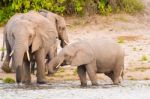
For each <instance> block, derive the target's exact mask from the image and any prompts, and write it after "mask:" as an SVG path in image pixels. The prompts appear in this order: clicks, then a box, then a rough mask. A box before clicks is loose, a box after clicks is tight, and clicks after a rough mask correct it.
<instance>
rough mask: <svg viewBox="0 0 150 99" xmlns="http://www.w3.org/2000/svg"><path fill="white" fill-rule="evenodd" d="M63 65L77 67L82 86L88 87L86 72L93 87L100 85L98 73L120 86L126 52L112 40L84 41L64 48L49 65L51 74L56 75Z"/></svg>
mask: <svg viewBox="0 0 150 99" xmlns="http://www.w3.org/2000/svg"><path fill="white" fill-rule="evenodd" d="M62 63H65V64H67V65H71V66H77V72H78V75H79V78H80V81H81V86H86V85H87V81H86V72H87V73H88V75H89V78H90V80H91V82H92V85H98V83H97V79H96V73H104V74H106V75H107V76H108V77H110V78H111V80H112V81H113V83H114V84H119V83H120V82H121V76H123V69H124V51H123V49H122V48H121V47H120V46H119V45H118V44H116V43H115V42H113V41H112V40H108V39H93V40H89V41H88V40H87V41H86V40H83V41H80V42H76V43H73V44H70V45H67V46H66V47H64V48H63V49H62V50H61V51H60V53H59V54H58V55H57V56H56V57H55V58H53V59H52V60H51V61H50V63H49V64H48V65H49V72H50V73H55V72H56V71H57V70H58V67H59V66H60V65H61V64H62Z"/></svg>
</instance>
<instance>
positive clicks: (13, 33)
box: [4, 11, 58, 84]
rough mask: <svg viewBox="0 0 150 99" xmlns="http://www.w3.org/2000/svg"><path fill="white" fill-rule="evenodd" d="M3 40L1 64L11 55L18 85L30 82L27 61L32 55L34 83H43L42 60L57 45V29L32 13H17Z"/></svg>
mask: <svg viewBox="0 0 150 99" xmlns="http://www.w3.org/2000/svg"><path fill="white" fill-rule="evenodd" d="M4 38H5V42H6V48H7V55H6V59H5V61H4V64H5V62H6V63H7V62H9V60H10V56H11V57H12V60H13V62H14V65H15V67H16V81H17V83H20V82H23V83H26V84H29V83H30V82H31V75H30V58H31V56H33V55H34V56H35V61H36V63H37V83H39V84H43V83H46V79H45V69H44V68H45V62H44V60H45V57H46V55H47V54H48V53H49V52H51V50H52V47H53V46H54V45H56V42H57V40H56V39H57V38H58V33H57V29H56V26H55V25H54V24H53V23H51V22H50V21H49V20H48V19H47V18H45V17H43V16H42V15H40V14H39V13H38V12H35V11H30V12H28V13H25V14H17V15H14V16H13V17H12V18H11V19H10V20H9V21H8V23H7V25H6V27H5V30H4ZM22 64H23V65H22ZM7 65H8V64H7Z"/></svg>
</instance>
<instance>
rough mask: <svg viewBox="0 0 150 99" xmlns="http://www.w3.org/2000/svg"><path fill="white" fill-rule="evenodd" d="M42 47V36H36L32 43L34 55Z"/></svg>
mask: <svg viewBox="0 0 150 99" xmlns="http://www.w3.org/2000/svg"><path fill="white" fill-rule="evenodd" d="M41 45H42V40H41V38H40V36H39V35H37V34H36V35H35V37H34V39H33V41H32V53H33V52H35V51H37V50H38V49H39V48H40V46H41Z"/></svg>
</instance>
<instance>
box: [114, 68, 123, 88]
mask: <svg viewBox="0 0 150 99" xmlns="http://www.w3.org/2000/svg"><path fill="white" fill-rule="evenodd" d="M121 74H122V69H121V68H116V69H115V70H114V82H113V83H114V84H115V85H119V84H120V83H121Z"/></svg>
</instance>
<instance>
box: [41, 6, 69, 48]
mask: <svg viewBox="0 0 150 99" xmlns="http://www.w3.org/2000/svg"><path fill="white" fill-rule="evenodd" d="M39 13H40V14H41V15H43V16H44V17H46V18H48V20H49V21H50V22H51V23H53V24H55V26H56V28H57V32H58V38H59V40H61V44H60V45H61V47H64V46H66V45H67V44H69V40H68V35H67V32H66V22H65V19H64V18H63V17H61V16H59V15H57V14H54V13H52V12H50V11H47V10H43V9H42V10H40V11H39Z"/></svg>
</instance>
